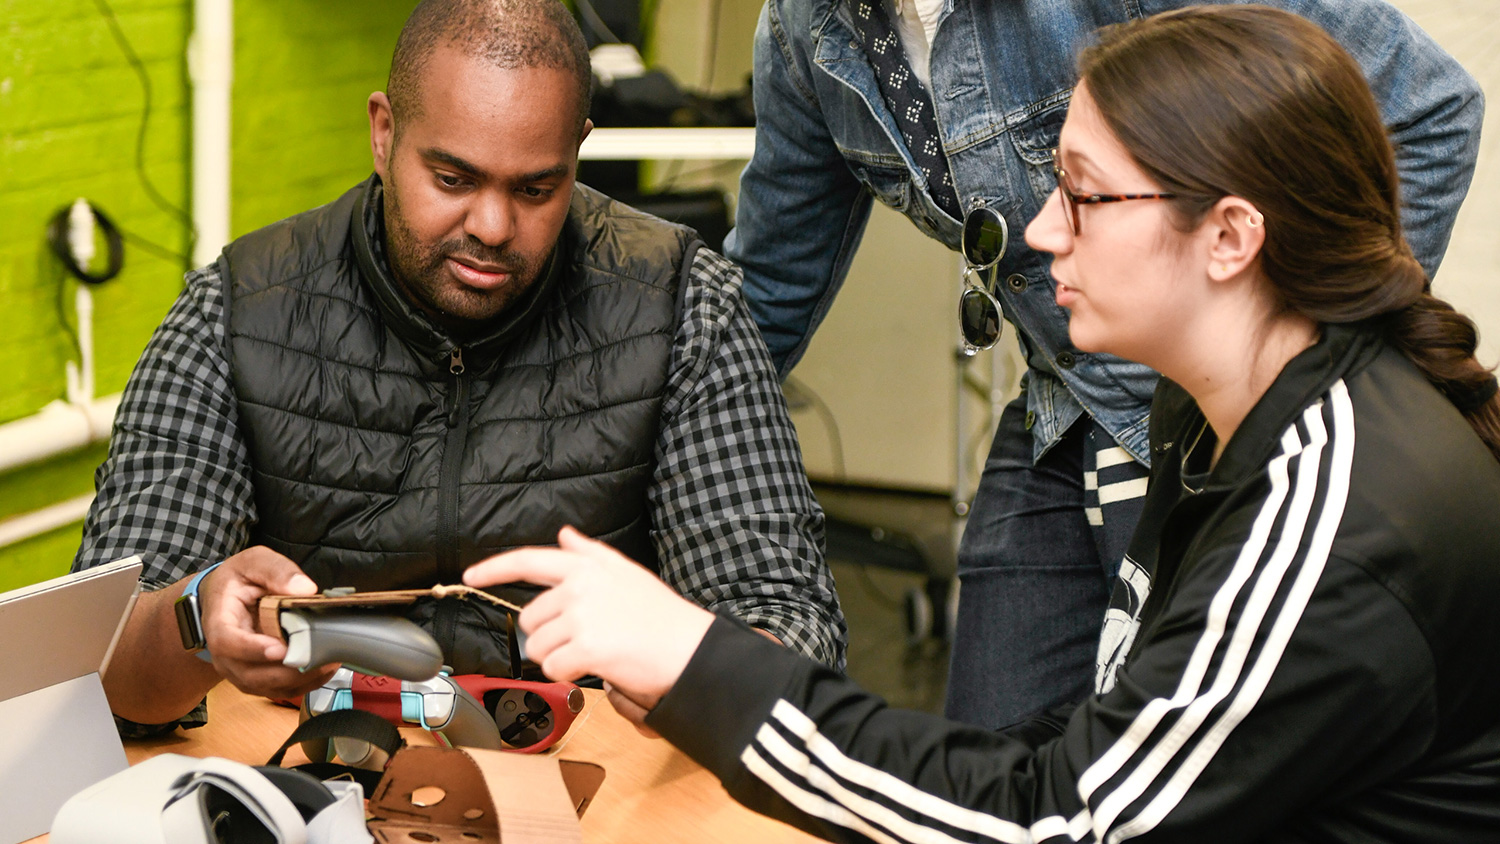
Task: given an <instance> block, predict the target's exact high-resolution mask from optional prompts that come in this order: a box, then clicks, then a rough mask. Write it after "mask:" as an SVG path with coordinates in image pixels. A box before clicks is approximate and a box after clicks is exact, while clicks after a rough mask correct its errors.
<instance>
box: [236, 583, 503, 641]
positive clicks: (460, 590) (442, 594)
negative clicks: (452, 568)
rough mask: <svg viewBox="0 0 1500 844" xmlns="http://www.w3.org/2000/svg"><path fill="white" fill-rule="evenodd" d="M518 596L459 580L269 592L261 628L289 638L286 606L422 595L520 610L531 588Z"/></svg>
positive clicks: (375, 602)
mask: <svg viewBox="0 0 1500 844" xmlns="http://www.w3.org/2000/svg"><path fill="white" fill-rule="evenodd" d="M515 591H516V593H517V595H516V596H517V598H518V600H516V601H511V600H507V599H505V598H502V597H500V596H498V595H493V594H491V593H489V592H486V591H484V590H482V589H475V588H474V587H472V586H464V585H463V584H458V585H455V586H434V587H432V588H431V589H394V590H390V591H385V592H339V591H330V592H325V593H322V594H318V595H266V596H265V597H263V598H261V599H260V629H261V632H262V633H265V634H266V635H267V636H275V637H276V638H278V639H282V640H285V638H286V636H285V635H284V634H283V633H282V632H281V616H280V613H281V611H282V610H291V609H368V610H379V609H381V608H382V607H386V608H394V607H401V606H406V605H409V604H412V603H415V602H416V601H417V599H418V598H460V599H463V600H472V601H481V602H484V603H487V604H492V605H494V606H497V607H500V608H501V609H504V610H509V611H510V612H520V611H521V607H522V606H523V604H524V602H525V600H528V599H529V598H530V597H531V593H530V592H529V590H526V589H524V588H521V589H518V590H515Z"/></svg>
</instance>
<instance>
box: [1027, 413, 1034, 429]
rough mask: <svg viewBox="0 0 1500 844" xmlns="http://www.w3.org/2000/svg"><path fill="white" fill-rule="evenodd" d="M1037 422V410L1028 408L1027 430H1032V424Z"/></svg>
mask: <svg viewBox="0 0 1500 844" xmlns="http://www.w3.org/2000/svg"><path fill="white" fill-rule="evenodd" d="M1035 424H1036V411H1034V410H1028V411H1026V430H1028V431H1030V430H1031V426H1032V425H1035Z"/></svg>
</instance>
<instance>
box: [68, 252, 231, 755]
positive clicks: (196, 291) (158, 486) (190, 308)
mask: <svg viewBox="0 0 1500 844" xmlns="http://www.w3.org/2000/svg"><path fill="white" fill-rule="evenodd" d="M221 297H222V293H221V291H220V276H219V272H218V267H217V265H211V266H209V267H206V268H204V269H201V270H197V271H195V272H192V273H189V274H188V277H187V286H186V287H185V289H184V290H183V291H182V294H181V295H179V296H178V297H177V301H176V302H175V303H173V305H172V309H171V310H170V311H168V312H167V317H166V319H165V320H163V321H162V324H161V325H160V326H158V327H157V329H156V333H155V334H153V335H152V337H151V340H150V342H148V343H147V344H146V350H145V351H144V352H143V353H142V354H141V358H140V361H139V362H138V363H137V364H136V368H135V371H134V372H133V373H131V376H130V381H129V383H128V384H126V386H125V393H124V395H123V396H122V397H121V399H120V408H119V410H118V411H117V412H116V413H115V423H114V431H113V433H112V434H111V435H110V441H109V456H108V458H106V459H105V461H104V463H103V464H101V465H100V466H99V470H98V471H97V472H96V473H95V475H94V485H95V488H96V490H97V495H96V496H95V498H94V503H93V505H92V506H91V507H90V508H89V512H88V516H87V517H86V518H85V519H84V523H83V544H82V545H81V546H80V547H79V549H78V556H77V557H75V558H74V560H73V570H74V571H79V570H82V569H86V568H90V567H92V566H97V565H101V564H103V563H107V562H109V561H110V560H117V559H119V558H121V557H128V556H130V555H132V554H139V555H140V556H141V560H142V561H143V563H144V566H143V568H142V571H141V585H142V586H143V587H144V588H146V589H150V590H154V589H160V588H162V587H165V586H168V585H171V584H172V583H175V582H177V581H179V580H181V579H183V578H184V577H187V576H188V575H191V574H193V573H194V572H196V571H198V570H199V569H201V568H204V567H205V566H207V565H209V564H211V563H215V562H218V561H219V560H222V559H224V558H225V557H228V556H231V555H233V554H235V553H236V552H238V551H240V550H242V549H243V548H244V547H245V543H246V542H247V541H248V537H249V531H250V525H252V524H253V523H254V522H255V497H254V494H253V492H252V490H251V486H250V466H249V458H248V455H247V453H246V451H245V446H244V444H243V443H242V442H240V438H239V433H238V430H237V427H236V418H237V416H236V412H235V401H234V391H233V390H232V389H231V387H230V383H229V362H228V360H227V358H226V357H225V355H224V325H223V316H224V308H223V300H222V298H221ZM207 722H208V705H207V702H206V701H204V702H200V703H199V704H198V706H197V707H195V708H194V709H193V711H191V712H189V713H188V714H187V715H185V716H183V717H182V718H181V719H179V720H177V721H174V722H172V723H168V724H137V723H135V722H133V721H127V720H125V719H123V718H116V719H115V726H116V727H117V728H119V731H120V735H122V736H124V737H125V738H145V737H149V736H152V735H157V734H160V733H162V732H165V731H168V730H171V729H172V728H174V727H176V726H179V725H180V726H183V727H189V728H191V727H201V726H202V725H204V724H205V723H207Z"/></svg>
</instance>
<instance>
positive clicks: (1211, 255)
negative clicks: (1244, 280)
mask: <svg viewBox="0 0 1500 844" xmlns="http://www.w3.org/2000/svg"><path fill="white" fill-rule="evenodd" d="M1265 222H1266V218H1265V215H1264V214H1262V213H1260V211H1259V210H1258V209H1257V208H1256V207H1255V206H1254V205H1251V204H1250V202H1249V201H1248V200H1245V199H1242V198H1240V197H1238V196H1226V197H1224V198H1223V199H1221V200H1219V201H1218V202H1216V203H1214V207H1213V208H1212V209H1211V210H1210V211H1209V212H1208V215H1207V217H1205V218H1204V221H1203V225H1204V228H1205V233H1206V234H1207V235H1208V236H1209V237H1210V238H1211V242H1210V244H1209V249H1208V259H1209V264H1208V277H1209V278H1210V279H1213V280H1214V281H1228V280H1229V279H1232V278H1234V277H1236V276H1238V275H1239V274H1240V273H1242V272H1244V271H1245V270H1246V269H1247V268H1249V267H1250V266H1251V265H1252V264H1254V263H1255V260H1256V259H1257V258H1259V257H1260V250H1261V247H1263V246H1264V245H1265V243H1266V227H1265Z"/></svg>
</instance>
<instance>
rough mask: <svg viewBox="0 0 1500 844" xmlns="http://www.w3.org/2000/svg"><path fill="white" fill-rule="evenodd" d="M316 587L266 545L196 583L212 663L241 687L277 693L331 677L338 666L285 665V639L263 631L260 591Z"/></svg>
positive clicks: (299, 591) (307, 591)
mask: <svg viewBox="0 0 1500 844" xmlns="http://www.w3.org/2000/svg"><path fill="white" fill-rule="evenodd" d="M317 592H318V587H317V585H316V584H314V583H313V582H312V578H310V577H308V576H307V575H306V574H304V573H303V571H302V569H301V568H299V567H298V566H297V564H296V563H294V562H292V561H291V560H289V559H287V558H286V557H284V556H282V555H281V554H278V553H276V552H275V551H272V550H271V549H270V548H267V547H265V546H264V545H256V546H254V547H251V548H246V549H245V550H243V551H241V552H240V553H238V554H235V555H234V556H233V557H230V558H229V559H227V560H225V561H224V562H223V564H222V565H220V566H219V567H218V568H216V569H214V570H213V572H212V573H210V574H209V575H208V576H207V577H205V578H204V579H203V582H202V583H201V584H199V587H198V595H199V601H200V603H201V605H202V607H203V637H204V638H205V639H206V640H207V641H208V651H209V653H211V654H213V658H214V668H215V669H216V670H217V671H218V672H219V674H220V675H221V676H223V677H224V679H226V680H228V681H229V682H231V683H233V684H234V685H235V686H236V687H238V688H239V689H240V690H241V691H244V692H247V693H249V694H256V695H265V696H266V697H273V698H290V697H296V696H297V695H300V694H302V693H303V692H306V691H308V690H310V689H316V688H318V687H319V686H321V685H323V684H324V683H326V682H328V679H329V678H330V677H332V676H333V672H334V671H335V670H336V669H337V667H338V666H336V665H325V666H323V667H321V668H318V669H315V670H309V671H307V672H306V673H303V672H301V671H298V670H297V669H295V668H288V667H286V666H284V665H282V664H281V660H282V658H283V657H285V656H286V643H285V642H282V641H281V640H280V639H278V638H276V637H275V636H272V635H267V634H266V633H263V632H261V630H260V623H259V622H260V612H259V606H260V599H261V597H262V596H265V595H315V594H317Z"/></svg>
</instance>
